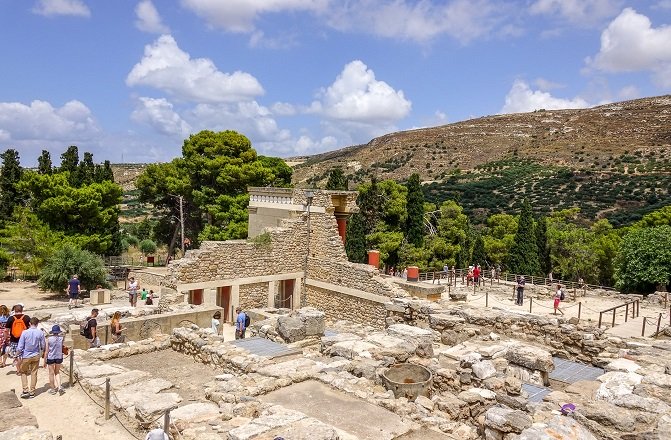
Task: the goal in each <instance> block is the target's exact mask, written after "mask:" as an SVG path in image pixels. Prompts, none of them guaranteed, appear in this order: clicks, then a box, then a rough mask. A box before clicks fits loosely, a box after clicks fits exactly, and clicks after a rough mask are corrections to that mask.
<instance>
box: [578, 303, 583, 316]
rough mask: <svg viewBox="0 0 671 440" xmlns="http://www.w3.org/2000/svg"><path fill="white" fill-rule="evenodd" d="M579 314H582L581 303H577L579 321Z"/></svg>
mask: <svg viewBox="0 0 671 440" xmlns="http://www.w3.org/2000/svg"><path fill="white" fill-rule="evenodd" d="M580 312H582V301H578V319H580Z"/></svg>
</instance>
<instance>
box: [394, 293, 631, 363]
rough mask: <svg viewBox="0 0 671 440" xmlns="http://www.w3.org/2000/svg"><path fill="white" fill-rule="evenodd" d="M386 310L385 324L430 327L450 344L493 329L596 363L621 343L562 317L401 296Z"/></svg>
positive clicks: (563, 355) (555, 353) (564, 355)
mask: <svg viewBox="0 0 671 440" xmlns="http://www.w3.org/2000/svg"><path fill="white" fill-rule="evenodd" d="M387 311H388V313H389V317H388V318H387V320H386V324H387V325H391V324H394V323H405V324H409V325H413V326H416V327H422V328H430V329H432V330H436V331H438V332H440V333H441V337H442V339H443V341H444V343H448V344H450V345H453V344H454V343H458V342H463V341H464V340H466V339H469V338H471V337H473V336H476V335H478V334H479V335H487V334H489V333H491V332H493V333H497V334H499V335H506V336H511V337H514V338H516V339H521V340H528V341H532V342H536V343H539V344H543V345H545V346H548V347H549V348H550V349H551V350H552V352H553V354H554V355H556V356H560V357H563V358H566V359H573V360H578V361H581V362H587V363H592V364H595V365H596V364H598V363H599V357H600V356H601V355H602V354H603V352H604V351H609V350H610V351H614V352H617V350H619V348H620V345H621V343H620V342H621V341H619V339H618V338H608V337H607V335H606V334H605V333H604V330H603V329H599V328H597V327H596V326H595V325H593V324H591V323H585V322H582V321H581V322H577V323H571V322H569V320H568V319H565V318H550V317H544V316H539V315H532V314H527V313H514V312H508V311H504V310H498V309H487V308H477V307H469V306H451V307H448V306H442V305H441V304H438V303H432V302H428V301H422V300H403V299H398V300H394V301H393V302H390V303H388V304H387Z"/></svg>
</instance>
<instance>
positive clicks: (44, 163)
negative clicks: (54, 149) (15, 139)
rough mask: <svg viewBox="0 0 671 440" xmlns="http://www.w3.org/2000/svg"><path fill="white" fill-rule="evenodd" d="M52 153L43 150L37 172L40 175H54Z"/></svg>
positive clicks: (38, 161)
mask: <svg viewBox="0 0 671 440" xmlns="http://www.w3.org/2000/svg"><path fill="white" fill-rule="evenodd" d="M52 171H53V170H52V163H51V153H49V151H47V150H42V154H40V157H38V158H37V172H38V173H40V174H51V173H52Z"/></svg>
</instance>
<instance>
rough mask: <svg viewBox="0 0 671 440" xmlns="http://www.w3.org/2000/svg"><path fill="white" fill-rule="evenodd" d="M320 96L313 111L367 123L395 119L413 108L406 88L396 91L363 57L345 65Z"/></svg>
mask: <svg viewBox="0 0 671 440" xmlns="http://www.w3.org/2000/svg"><path fill="white" fill-rule="evenodd" d="M318 98H319V100H317V101H314V102H313V103H312V107H311V109H312V111H313V112H315V113H319V114H321V115H323V116H325V117H327V118H329V119H334V120H341V121H351V122H359V123H365V124H385V123H392V122H395V121H397V120H399V119H402V118H404V117H406V116H407V115H408V113H410V109H411V108H412V103H411V102H410V101H409V100H407V99H406V98H405V96H404V94H403V91H402V90H398V91H396V90H394V89H393V88H392V87H391V86H390V85H389V84H387V83H386V82H384V81H379V80H377V79H375V72H373V70H371V69H369V68H368V66H366V65H365V64H364V63H363V62H362V61H359V60H355V61H352V62H350V63H348V64H347V65H345V67H344V68H343V70H342V72H341V73H340V74H339V75H338V77H337V78H336V79H335V81H334V82H333V84H331V85H330V86H328V87H327V88H325V89H322V90H321V91H320V93H319V95H318Z"/></svg>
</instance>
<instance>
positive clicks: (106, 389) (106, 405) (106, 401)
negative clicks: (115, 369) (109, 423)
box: [105, 377, 110, 420]
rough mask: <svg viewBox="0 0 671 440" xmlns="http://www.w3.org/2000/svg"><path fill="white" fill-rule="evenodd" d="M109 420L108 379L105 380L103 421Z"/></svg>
mask: <svg viewBox="0 0 671 440" xmlns="http://www.w3.org/2000/svg"><path fill="white" fill-rule="evenodd" d="M109 419H110V378H109V377H108V378H107V379H105V420H109Z"/></svg>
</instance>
